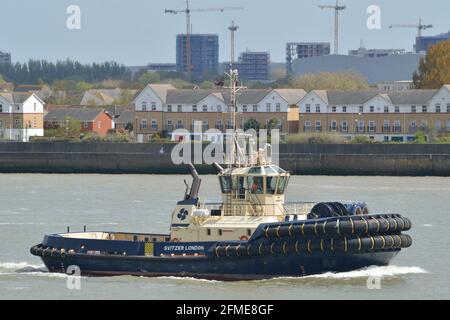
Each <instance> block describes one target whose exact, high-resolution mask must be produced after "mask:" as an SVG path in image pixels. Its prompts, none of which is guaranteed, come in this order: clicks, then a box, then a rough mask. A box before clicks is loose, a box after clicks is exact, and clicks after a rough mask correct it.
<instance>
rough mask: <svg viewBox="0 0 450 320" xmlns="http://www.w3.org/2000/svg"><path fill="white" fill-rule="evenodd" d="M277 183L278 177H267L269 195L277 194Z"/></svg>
mask: <svg viewBox="0 0 450 320" xmlns="http://www.w3.org/2000/svg"><path fill="white" fill-rule="evenodd" d="M277 181H278V177H277V176H273V177H270V176H269V177H267V178H266V189H267V191H266V193H267V194H275V192H276V188H277Z"/></svg>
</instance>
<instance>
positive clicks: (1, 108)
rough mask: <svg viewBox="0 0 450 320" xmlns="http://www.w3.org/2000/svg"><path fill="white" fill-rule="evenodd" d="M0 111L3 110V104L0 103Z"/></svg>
mask: <svg viewBox="0 0 450 320" xmlns="http://www.w3.org/2000/svg"><path fill="white" fill-rule="evenodd" d="M0 112H3V105H2V104H0Z"/></svg>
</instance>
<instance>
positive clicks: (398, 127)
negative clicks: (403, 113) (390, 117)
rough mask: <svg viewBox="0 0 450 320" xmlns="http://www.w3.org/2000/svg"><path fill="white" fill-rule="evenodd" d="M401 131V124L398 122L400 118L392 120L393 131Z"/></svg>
mask: <svg viewBox="0 0 450 320" xmlns="http://www.w3.org/2000/svg"><path fill="white" fill-rule="evenodd" d="M401 131H402V125H401V123H400V120H395V121H394V132H396V133H399V132H401Z"/></svg>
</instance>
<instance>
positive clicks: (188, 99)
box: [166, 89, 223, 104]
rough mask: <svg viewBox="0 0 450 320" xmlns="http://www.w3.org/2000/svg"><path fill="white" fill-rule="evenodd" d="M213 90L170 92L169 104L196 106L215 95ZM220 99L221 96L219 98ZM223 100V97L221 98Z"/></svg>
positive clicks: (168, 95)
mask: <svg viewBox="0 0 450 320" xmlns="http://www.w3.org/2000/svg"><path fill="white" fill-rule="evenodd" d="M213 93H214V91H213V90H206V89H195V90H192V89H183V90H168V91H167V100H166V103H167V104H196V103H199V102H200V101H202V100H203V99H205V98H206V97H207V96H209V95H211V94H213ZM215 96H216V97H219V99H220V97H221V96H217V95H215ZM221 100H223V96H222V97H221Z"/></svg>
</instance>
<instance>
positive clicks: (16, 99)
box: [0, 92, 40, 104]
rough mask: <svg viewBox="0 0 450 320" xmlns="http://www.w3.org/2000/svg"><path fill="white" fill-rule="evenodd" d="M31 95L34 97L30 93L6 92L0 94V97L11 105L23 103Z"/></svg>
mask: <svg viewBox="0 0 450 320" xmlns="http://www.w3.org/2000/svg"><path fill="white" fill-rule="evenodd" d="M32 95H34V96H36V95H35V94H34V93H32V92H6V93H0V96H2V97H3V98H4V99H6V100H7V101H8V102H9V103H12V104H21V103H24V102H25V101H27V100H28V98H30V97H31V96H32ZM36 97H37V96H36ZM39 100H40V99H39Z"/></svg>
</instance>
